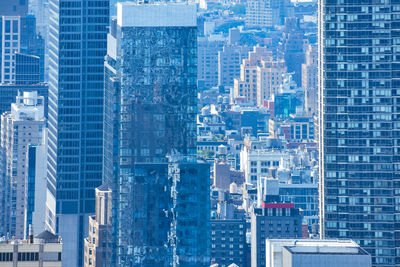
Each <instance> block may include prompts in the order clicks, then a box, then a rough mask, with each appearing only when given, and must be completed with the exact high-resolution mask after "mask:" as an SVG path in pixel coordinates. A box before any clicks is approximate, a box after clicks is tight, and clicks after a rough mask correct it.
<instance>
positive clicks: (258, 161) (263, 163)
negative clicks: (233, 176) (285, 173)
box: [240, 146, 290, 185]
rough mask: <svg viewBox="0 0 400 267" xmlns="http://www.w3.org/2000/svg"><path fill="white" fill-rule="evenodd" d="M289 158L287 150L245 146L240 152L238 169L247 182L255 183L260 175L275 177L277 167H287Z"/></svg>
mask: <svg viewBox="0 0 400 267" xmlns="http://www.w3.org/2000/svg"><path fill="white" fill-rule="evenodd" d="M289 160H290V156H289V153H288V152H287V151H282V150H274V149H262V148H259V149H251V148H249V147H247V146H245V147H243V149H242V151H241V152H240V170H241V171H242V172H244V177H245V180H246V183H247V184H253V185H257V180H259V179H260V178H261V177H275V176H276V173H277V170H278V168H284V169H286V168H288V167H289Z"/></svg>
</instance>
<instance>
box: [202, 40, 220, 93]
mask: <svg viewBox="0 0 400 267" xmlns="http://www.w3.org/2000/svg"><path fill="white" fill-rule="evenodd" d="M225 43H226V38H225V37H223V36H222V35H216V34H214V35H210V36H204V37H199V38H198V45H197V79H198V86H199V89H210V88H211V87H213V86H217V85H218V62H219V61H218V54H219V52H220V51H222V50H223V47H224V44H225Z"/></svg>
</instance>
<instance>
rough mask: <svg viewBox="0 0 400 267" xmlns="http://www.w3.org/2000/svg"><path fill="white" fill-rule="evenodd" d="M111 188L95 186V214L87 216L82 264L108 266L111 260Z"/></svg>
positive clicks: (87, 266)
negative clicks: (87, 234) (87, 227)
mask: <svg viewBox="0 0 400 267" xmlns="http://www.w3.org/2000/svg"><path fill="white" fill-rule="evenodd" d="M111 208H112V206H111V189H110V188H109V187H108V186H105V185H102V186H100V187H98V188H96V214H95V215H93V216H89V236H88V237H87V238H85V252H84V253H85V259H84V264H85V265H84V266H85V267H90V266H95V267H103V266H110V264H111V263H110V260H111V243H110V241H111Z"/></svg>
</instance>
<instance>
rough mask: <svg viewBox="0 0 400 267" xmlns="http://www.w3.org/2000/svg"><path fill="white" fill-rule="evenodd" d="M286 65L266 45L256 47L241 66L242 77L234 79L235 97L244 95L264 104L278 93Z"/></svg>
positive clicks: (251, 100)
mask: <svg viewBox="0 0 400 267" xmlns="http://www.w3.org/2000/svg"><path fill="white" fill-rule="evenodd" d="M285 73H286V65H285V62H284V61H283V60H274V59H273V58H272V52H271V51H269V50H267V48H265V47H254V50H253V51H252V52H249V57H248V59H244V60H243V63H242V65H241V67H240V77H238V78H236V79H234V89H233V90H234V91H233V97H235V98H236V97H244V98H245V99H246V101H248V102H252V103H253V105H258V106H263V104H264V100H268V99H270V97H271V96H272V95H273V94H275V93H277V92H278V90H279V88H280V86H281V84H282V83H283V79H284V74H285Z"/></svg>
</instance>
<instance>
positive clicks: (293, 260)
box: [265, 239, 372, 267]
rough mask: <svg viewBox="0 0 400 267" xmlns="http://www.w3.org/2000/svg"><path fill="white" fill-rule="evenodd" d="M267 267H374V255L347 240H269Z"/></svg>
mask: <svg viewBox="0 0 400 267" xmlns="http://www.w3.org/2000/svg"><path fill="white" fill-rule="evenodd" d="M265 243H266V263H265V266H266V267H371V266H372V264H371V255H369V254H368V253H367V252H366V251H365V250H364V249H362V248H361V247H360V246H359V245H358V244H357V243H356V242H354V241H352V240H348V239H335V240H333V239H332V240H330V239H267V240H266V241H265Z"/></svg>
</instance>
